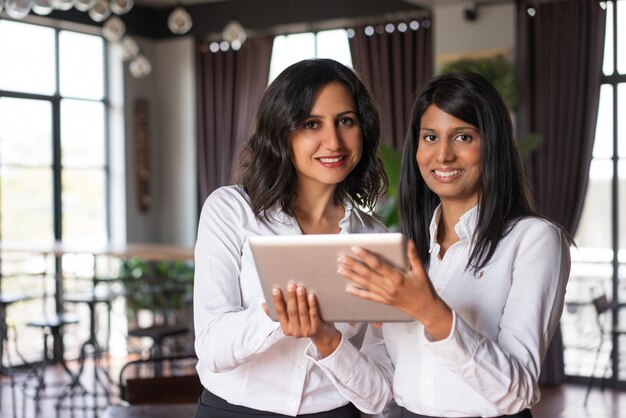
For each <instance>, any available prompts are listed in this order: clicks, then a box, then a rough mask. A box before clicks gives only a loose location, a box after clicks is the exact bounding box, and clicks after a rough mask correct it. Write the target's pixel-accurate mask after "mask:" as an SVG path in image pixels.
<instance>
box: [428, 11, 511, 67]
mask: <svg viewBox="0 0 626 418" xmlns="http://www.w3.org/2000/svg"><path fill="white" fill-rule="evenodd" d="M434 3H435V4H434V5H433V6H432V10H433V30H434V34H433V35H434V51H435V61H436V62H437V63H440V62H441V61H442V60H447V59H454V58H455V57H457V56H459V55H463V54H466V53H469V54H476V53H478V54H480V52H486V53H489V52H490V51H499V50H502V51H507V52H508V53H509V54H510V58H511V59H514V58H515V32H516V17H515V14H516V13H515V7H516V6H515V4H509V3H506V4H489V3H485V4H482V5H481V6H480V7H479V8H478V18H477V19H476V20H475V21H468V20H466V19H465V14H464V10H465V9H466V8H468V7H473V5H474V4H475V2H464V3H455V4H441V5H437V2H436V1H435V2H434Z"/></svg>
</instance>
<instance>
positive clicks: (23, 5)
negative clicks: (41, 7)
mask: <svg viewBox="0 0 626 418" xmlns="http://www.w3.org/2000/svg"><path fill="white" fill-rule="evenodd" d="M31 7H32V3H31V1H30V0H5V4H4V8H5V9H6V11H7V14H8V15H9V16H11V17H12V18H13V19H23V18H25V17H26V15H27V14H28V13H29V12H30V9H31Z"/></svg>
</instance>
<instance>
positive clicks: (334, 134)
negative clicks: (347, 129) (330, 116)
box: [322, 125, 341, 150]
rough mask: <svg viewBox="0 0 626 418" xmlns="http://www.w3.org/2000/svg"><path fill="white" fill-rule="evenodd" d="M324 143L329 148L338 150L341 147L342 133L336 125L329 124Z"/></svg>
mask: <svg viewBox="0 0 626 418" xmlns="http://www.w3.org/2000/svg"><path fill="white" fill-rule="evenodd" d="M322 145H323V146H324V148H325V149H327V150H337V149H339V148H341V135H340V133H339V129H338V128H337V127H336V126H334V125H332V126H328V128H327V129H326V130H325V131H324V139H323V143H322Z"/></svg>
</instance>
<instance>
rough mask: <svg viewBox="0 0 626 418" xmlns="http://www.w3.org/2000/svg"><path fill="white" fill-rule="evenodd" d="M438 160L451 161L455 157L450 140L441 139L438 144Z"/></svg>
mask: <svg viewBox="0 0 626 418" xmlns="http://www.w3.org/2000/svg"><path fill="white" fill-rule="evenodd" d="M436 156H437V162H439V163H443V162H447V161H451V160H452V159H453V158H454V157H453V153H452V148H451V147H450V144H449V143H448V141H445V140H444V141H439V143H438V144H437V153H436Z"/></svg>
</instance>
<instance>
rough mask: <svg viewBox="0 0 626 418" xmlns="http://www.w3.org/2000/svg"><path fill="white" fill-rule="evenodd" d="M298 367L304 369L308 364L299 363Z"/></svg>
mask: <svg viewBox="0 0 626 418" xmlns="http://www.w3.org/2000/svg"><path fill="white" fill-rule="evenodd" d="M298 367H299V368H301V369H304V368H305V367H306V365H304V364H302V363H301V364H298Z"/></svg>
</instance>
